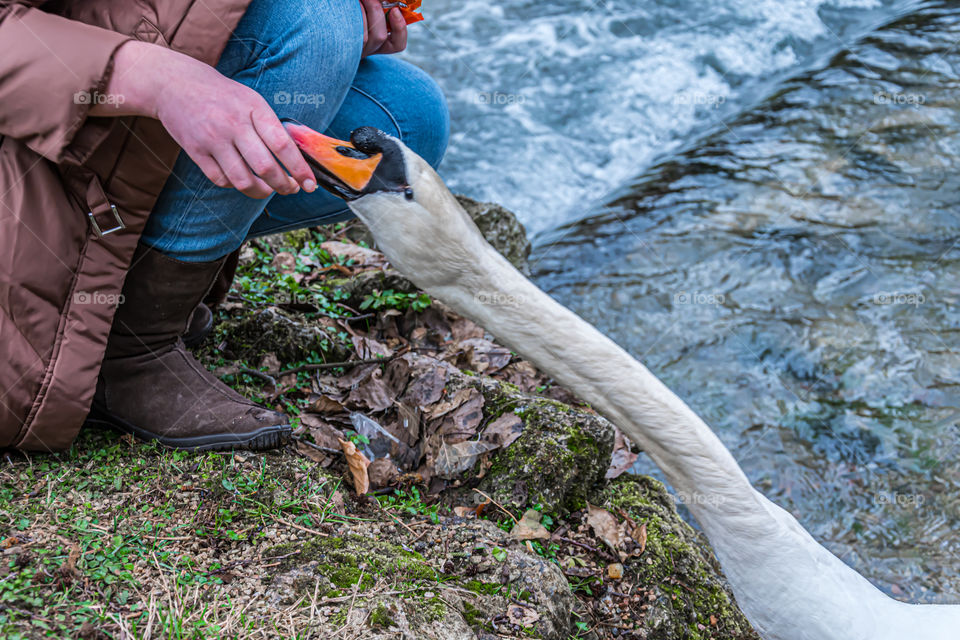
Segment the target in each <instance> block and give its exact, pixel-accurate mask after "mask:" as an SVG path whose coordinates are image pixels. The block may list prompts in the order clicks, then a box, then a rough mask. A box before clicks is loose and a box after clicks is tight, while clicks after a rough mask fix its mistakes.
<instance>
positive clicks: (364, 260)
mask: <svg viewBox="0 0 960 640" xmlns="http://www.w3.org/2000/svg"><path fill="white" fill-rule="evenodd" d="M320 248H321V249H326V251H327V253H329V254H330V255H331V256H333V257H334V258H339V257H341V256H342V257H343V258H345V259H346V260H353V261H354V264H353V265H352V266H355V267H382V266H384V265H386V264H387V259H386V257H384V255H383V254H382V253H380V252H379V251H374V250H373V249H367V248H366V247H361V246H360V245H356V244H348V243H346V242H337V241H335V240H328V241H327V242H324V243H321V244H320Z"/></svg>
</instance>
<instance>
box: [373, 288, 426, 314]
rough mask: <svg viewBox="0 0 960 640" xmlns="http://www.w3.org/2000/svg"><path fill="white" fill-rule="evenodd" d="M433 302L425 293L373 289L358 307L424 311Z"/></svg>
mask: <svg viewBox="0 0 960 640" xmlns="http://www.w3.org/2000/svg"><path fill="white" fill-rule="evenodd" d="M431 304H433V301H432V300H431V299H430V296H428V295H427V294H425V293H397V292H396V291H394V290H393V289H387V290H386V291H374V292H373V293H371V294H370V295H368V296H367V297H366V298H364V300H363V302H361V303H360V309H361V310H366V309H374V310H379V309H397V310H399V311H406V310H407V309H413V310H414V311H418V312H419V311H424V310H425V309H426V308H427V307H429V306H430V305H431Z"/></svg>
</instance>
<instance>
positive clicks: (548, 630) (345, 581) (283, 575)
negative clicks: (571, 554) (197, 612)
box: [263, 518, 575, 640]
mask: <svg viewBox="0 0 960 640" xmlns="http://www.w3.org/2000/svg"><path fill="white" fill-rule="evenodd" d="M370 526H373V527H376V526H377V525H376V524H373V525H370V524H365V523H364V522H363V521H357V522H356V523H351V524H347V525H346V526H345V528H346V529H347V530H348V531H349V533H345V534H344V535H342V536H338V537H322V538H314V539H311V540H307V541H301V542H293V543H288V544H282V545H278V546H275V547H272V548H270V549H269V550H268V551H267V552H266V553H265V557H276V558H282V560H281V561H280V563H279V564H278V565H276V566H275V567H273V568H272V569H271V572H272V573H271V575H270V576H269V577H268V578H267V580H268V585H267V586H266V588H265V589H264V591H263V593H264V597H265V598H267V599H268V600H269V602H270V603H271V605H272V606H274V607H290V606H296V605H297V603H299V606H309V605H306V604H304V603H305V602H307V601H309V600H310V599H311V598H314V599H317V598H319V600H318V601H319V602H320V603H325V604H326V605H327V606H329V605H334V606H339V607H341V608H340V614H338V615H340V617H337V616H334V619H332V620H331V622H332V623H333V624H332V626H334V627H337V628H339V627H346V626H349V627H351V629H350V636H349V637H353V638H363V639H366V640H380V639H383V640H386V639H387V638H396V637H407V638H412V639H416V640H476V638H477V637H478V634H480V635H481V637H482V634H483V633H484V632H485V631H486V630H489V629H490V628H491V620H493V619H495V618H500V619H503V617H504V615H505V614H506V613H507V611H508V608H509V607H510V606H511V605H513V604H515V603H519V604H520V605H521V606H524V607H528V608H529V609H530V610H531V611H535V612H537V614H538V619H537V620H536V621H535V623H534V624H532V625H531V626H530V627H528V628H526V629H525V630H524V631H523V633H524V634H525V635H526V636H527V637H535V638H543V639H544V640H567V639H568V638H569V634H570V630H571V620H570V611H571V609H572V608H573V606H574V604H575V600H574V597H573V594H572V593H571V592H570V589H569V586H568V585H567V582H566V579H565V578H564V576H563V574H562V573H561V572H560V570H559V568H558V567H557V566H556V565H555V564H554V563H551V562H549V561H547V560H545V559H543V558H541V557H539V556H536V555H533V554H531V553H528V552H527V551H526V550H525V549H524V548H523V547H522V546H521V545H520V544H519V543H517V542H516V541H515V540H512V539H510V538H509V536H507V534H505V533H504V532H503V531H501V530H500V529H498V528H497V527H495V526H494V525H493V524H491V523H489V522H483V521H472V522H466V521H464V520H463V519H462V518H451V519H447V520H445V521H443V522H441V524H440V525H439V527H438V528H437V530H436V531H435V532H432V535H437V536H439V535H446V536H447V538H448V544H449V545H450V547H449V549H448V548H447V546H446V545H436V544H430V543H427V542H415V543H412V545H411V546H412V547H413V548H414V549H417V550H414V549H411V548H408V547H406V546H400V545H399V544H395V543H394V542H392V541H387V539H386V538H382V537H380V536H379V535H377V531H378V530H377V529H370V528H368V527H370ZM379 531H382V529H380V530H379ZM393 534H394V535H397V532H396V530H394V531H393ZM400 535H402V534H400ZM431 537H432V536H431ZM390 539H391V540H392V539H393V538H392V536H391V537H390ZM494 548H497V549H501V550H502V552H503V555H502V556H498V557H499V559H497V558H494V557H493V556H492V554H491V550H492V549H494ZM421 552H422V553H421ZM341 618H342V619H341ZM328 626H330V623H328ZM324 630H325V631H329V629H324Z"/></svg>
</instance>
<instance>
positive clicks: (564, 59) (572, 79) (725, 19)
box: [407, 0, 895, 233]
mask: <svg viewBox="0 0 960 640" xmlns="http://www.w3.org/2000/svg"><path fill="white" fill-rule="evenodd" d="M894 2H895V0H715V1H711V2H703V1H701V2H692V3H691V2H676V1H675V0H659V1H657V2H651V1H649V0H642V1H632V2H624V1H618V0H609V1H605V0H599V1H598V2H594V1H591V0H561V1H559V2H551V3H543V2H531V1H530V0H498V2H496V3H489V2H487V1H486V0H459V1H457V2H454V1H453V0H428V2H426V3H424V9H423V12H424V14H425V15H426V17H427V20H426V22H423V23H419V24H417V25H414V26H413V27H411V33H410V42H411V44H410V51H409V53H408V54H407V56H408V58H409V59H410V60H411V61H413V62H414V63H416V64H418V65H419V66H421V67H423V68H424V69H426V70H427V71H428V72H430V73H431V74H432V75H433V76H434V77H435V78H436V79H437V80H438V81H439V82H440V84H441V86H442V87H443V89H444V91H445V92H446V94H447V97H448V99H449V101H450V107H451V112H452V116H453V138H452V141H451V146H450V149H449V151H448V154H447V158H446V160H445V161H444V165H443V167H442V173H443V174H444V176H445V178H446V179H447V181H448V182H449V184H450V186H451V187H452V188H453V189H454V190H457V191H461V192H465V193H467V194H469V195H472V196H475V197H478V198H481V199H488V200H496V201H498V202H500V203H502V204H504V205H506V206H507V207H509V208H511V209H513V210H514V211H516V212H517V213H518V215H519V216H520V217H521V219H522V221H523V222H524V223H525V224H526V225H527V227H528V229H529V230H530V231H531V232H534V233H535V232H538V231H542V230H544V229H549V228H552V227H555V226H557V225H558V224H562V223H563V222H565V221H569V220H571V219H574V218H577V217H580V215H582V213H583V211H584V210H585V209H586V208H588V207H589V206H590V204H591V203H592V202H595V201H596V200H597V199H599V198H602V197H603V196H604V195H605V194H606V193H608V192H609V191H610V190H612V189H614V188H615V187H617V186H618V185H620V184H622V183H623V182H624V181H626V180H628V179H630V178H631V177H633V176H636V175H637V174H638V173H640V172H641V171H642V170H643V169H645V168H646V167H648V166H649V165H650V163H651V162H652V161H653V160H654V158H656V157H657V156H659V155H661V154H663V153H665V152H669V151H670V150H671V149H674V148H675V147H676V146H677V145H679V144H680V143H681V142H682V141H684V140H686V139H689V137H690V136H691V134H692V133H694V132H696V131H697V130H698V129H701V128H704V127H710V126H722V125H721V122H722V120H723V119H724V118H727V117H729V116H730V115H731V114H735V113H736V112H737V111H738V109H739V108H740V107H742V106H743V105H745V104H749V103H751V102H752V101H753V100H755V99H756V98H757V92H758V91H759V90H760V89H759V88H760V87H762V86H763V85H764V83H767V82H769V81H770V80H771V78H776V77H778V76H781V75H782V74H788V73H790V72H791V71H792V70H794V69H797V68H802V66H803V64H804V63H805V62H807V61H809V60H811V59H812V58H813V57H815V56H818V55H821V54H822V53H823V52H825V51H826V52H829V51H831V50H839V49H840V48H841V47H842V46H843V42H844V40H849V39H850V38H852V37H855V36H856V35H858V29H857V25H858V24H865V23H867V22H870V23H872V22H875V21H876V20H877V19H878V12H884V11H890V10H891V9H890V7H892V6H893V5H894Z"/></svg>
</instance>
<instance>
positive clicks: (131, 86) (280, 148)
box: [92, 42, 317, 198]
mask: <svg viewBox="0 0 960 640" xmlns="http://www.w3.org/2000/svg"><path fill="white" fill-rule="evenodd" d="M107 92H108V94H113V95H115V96H120V97H121V99H120V100H113V101H108V102H112V103H113V104H115V105H116V108H113V107H111V106H102V105H97V106H96V107H94V109H93V111H92V114H93V115H131V114H133V115H146V116H151V117H155V118H157V119H158V120H160V122H161V123H163V126H164V127H165V128H166V129H167V131H168V132H169V133H170V135H171V136H172V137H173V139H174V140H176V141H177V144H179V145H180V147H181V148H182V149H183V150H184V151H185V152H186V153H187V155H189V156H190V158H191V159H192V160H193V161H194V162H196V163H197V166H198V167H200V169H201V171H203V173H204V174H205V175H206V176H207V177H208V178H209V179H210V180H211V181H212V182H213V183H214V184H216V185H217V186H220V187H233V188H235V189H237V190H239V191H241V192H242V193H244V194H245V195H247V196H250V197H251V198H266V197H268V196H270V195H271V194H272V193H273V192H274V191H276V192H277V193H279V194H282V195H287V194H291V193H296V192H297V191H299V190H300V188H301V187H302V188H303V189H304V190H305V191H308V192H309V191H314V190H316V188H317V183H316V181H315V179H314V175H313V171H312V170H311V169H310V166H309V165H308V164H307V162H306V161H305V160H304V159H303V155H302V154H301V153H300V150H299V149H298V148H297V146H296V144H295V143H294V142H293V140H292V139H291V138H290V135H289V134H288V133H287V131H286V129H284V127H283V125H282V124H281V123H280V120H279V118H277V115H276V114H275V113H274V112H273V109H272V108H271V107H270V105H269V104H267V101H266V100H264V99H263V97H262V96H261V95H260V94H258V93H257V92H256V91H254V90H253V89H250V88H249V87H246V86H244V85H242V84H240V83H239V82H235V81H234V80H231V79H230V78H227V77H226V76H224V75H222V74H221V73H220V72H218V71H217V70H216V69H214V68H213V67H211V66H210V65H207V64H205V63H203V62H200V61H199V60H195V59H194V58H191V57H190V56H187V55H184V54H181V53H177V52H175V51H172V50H170V49H167V48H165V47H160V46H157V45H151V44H146V43H139V42H128V43H126V44H125V45H123V46H122V47H120V49H119V50H118V51H117V54H116V56H115V59H114V71H113V74H112V76H111V78H110V82H109V84H108V87H107ZM278 159H279V162H278ZM281 163H282V166H281ZM284 167H285V168H286V170H284ZM288 172H289V174H288Z"/></svg>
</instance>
